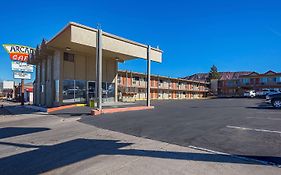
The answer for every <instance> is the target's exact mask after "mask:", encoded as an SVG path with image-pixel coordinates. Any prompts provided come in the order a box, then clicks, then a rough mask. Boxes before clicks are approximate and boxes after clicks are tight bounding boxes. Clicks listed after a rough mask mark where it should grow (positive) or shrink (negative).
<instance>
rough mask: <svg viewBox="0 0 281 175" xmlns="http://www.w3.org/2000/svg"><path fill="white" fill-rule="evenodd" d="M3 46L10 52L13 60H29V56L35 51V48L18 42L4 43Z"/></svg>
mask: <svg viewBox="0 0 281 175" xmlns="http://www.w3.org/2000/svg"><path fill="white" fill-rule="evenodd" d="M3 47H4V48H5V49H6V51H7V52H8V53H9V54H10V59H11V60H13V61H21V62H27V61H28V59H29V56H30V55H31V54H33V53H34V51H35V50H34V48H31V47H27V46H22V45H17V44H3Z"/></svg>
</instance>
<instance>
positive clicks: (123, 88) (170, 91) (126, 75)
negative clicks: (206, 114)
mask: <svg viewBox="0 0 281 175" xmlns="http://www.w3.org/2000/svg"><path fill="white" fill-rule="evenodd" d="M146 82H147V79H146V74H143V73H138V72H131V71H118V91H119V94H120V96H122V100H125V101H126V100H128V101H132V100H144V99H146ZM150 82H151V83H150V84H151V91H150V96H151V99H198V98H203V97H206V96H207V92H208V91H209V89H208V85H209V83H207V82H201V81H194V80H186V79H181V78H171V77H165V76H160V75H151V80H150Z"/></svg>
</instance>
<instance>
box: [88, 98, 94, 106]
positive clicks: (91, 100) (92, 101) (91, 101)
mask: <svg viewBox="0 0 281 175" xmlns="http://www.w3.org/2000/svg"><path fill="white" fill-rule="evenodd" d="M89 106H90V108H94V107H95V100H94V99H93V98H91V99H90V103H89Z"/></svg>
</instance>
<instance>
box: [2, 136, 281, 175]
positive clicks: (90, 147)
mask: <svg viewBox="0 0 281 175" xmlns="http://www.w3.org/2000/svg"><path fill="white" fill-rule="evenodd" d="M0 145H6V146H7V145H8V146H16V147H22V148H37V149H34V150H31V151H28V152H23V153H19V154H16V155H11V156H8V157H3V158H1V159H0V165H1V166H0V172H1V174H3V175H4V174H13V175H15V174H39V173H44V172H48V171H50V170H54V169H57V168H61V167H64V166H67V165H71V164H73V163H78V162H80V161H83V160H86V159H89V158H93V157H95V156H98V155H126V156H142V157H152V158H162V159H174V160H192V161H204V162H218V163H231V164H252V165H257V164H259V165H261V164H260V163H259V162H255V161H246V160H243V159H239V158H234V157H231V156H227V155H221V154H208V153H192V152H172V151H155V150H140V149H130V148H128V149H127V148H125V147H127V146H130V145H132V143H122V142H120V141H119V140H96V139H75V140H71V141H67V142H63V143H59V144H55V145H51V146H49V145H43V146H42V145H39V146H37V145H29V144H17V143H9V142H0ZM278 159H280V158H278Z"/></svg>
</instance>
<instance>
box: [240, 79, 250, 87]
mask: <svg viewBox="0 0 281 175" xmlns="http://www.w3.org/2000/svg"><path fill="white" fill-rule="evenodd" d="M242 83H243V84H246V85H247V84H249V83H250V79H249V78H243V79H242Z"/></svg>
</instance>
